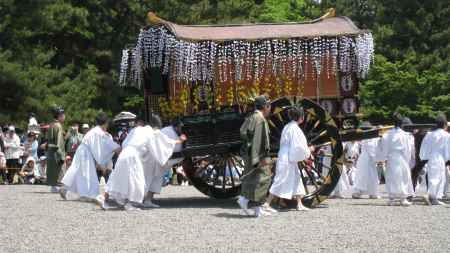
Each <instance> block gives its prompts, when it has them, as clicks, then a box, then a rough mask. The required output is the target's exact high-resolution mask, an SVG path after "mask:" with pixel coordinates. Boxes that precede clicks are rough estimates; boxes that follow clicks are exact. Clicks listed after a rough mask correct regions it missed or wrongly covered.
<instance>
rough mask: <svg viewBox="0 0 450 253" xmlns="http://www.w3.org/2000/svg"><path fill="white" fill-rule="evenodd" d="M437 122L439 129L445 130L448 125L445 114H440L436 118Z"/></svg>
mask: <svg viewBox="0 0 450 253" xmlns="http://www.w3.org/2000/svg"><path fill="white" fill-rule="evenodd" d="M435 122H436V126H437V127H438V128H444V127H445V126H446V125H447V117H446V116H445V115H444V114H439V115H438V116H437V117H436V119H435Z"/></svg>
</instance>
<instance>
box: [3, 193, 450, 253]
mask: <svg viewBox="0 0 450 253" xmlns="http://www.w3.org/2000/svg"><path fill="white" fill-rule="evenodd" d="M47 191H48V188H47V187H45V186H29V185H14V186H11V185H10V186H0V217H2V224H1V225H0V228H1V229H0V231H1V233H0V234H1V237H2V239H1V240H0V252H2V253H3V252H46V253H47V252H152V251H153V252H192V253H194V252H294V251H307V252H449V251H450V242H449V241H448V234H449V233H450V215H449V214H450V205H449V206H433V207H428V206H424V205H423V204H422V203H416V204H415V205H413V206H411V207H401V206H394V207H390V206H387V205H386V199H380V200H368V199H362V200H351V199H345V200H328V201H326V202H325V204H324V205H323V206H322V207H321V208H316V209H314V210H311V211H309V212H294V211H292V212H280V213H278V214H277V215H275V216H271V217H263V218H260V219H255V218H246V217H242V216H240V215H239V210H238V209H237V205H236V204H235V202H234V200H213V199H209V198H207V197H205V196H203V195H202V194H201V193H199V192H197V191H196V190H195V189H194V188H193V187H180V186H170V187H166V188H165V189H164V191H163V194H162V195H161V196H159V201H158V202H159V203H160V204H161V206H162V208H160V209H147V210H141V211H136V212H125V211H108V212H105V211H102V210H100V209H99V208H98V207H97V206H95V205H94V204H91V203H85V202H80V201H63V200H61V199H60V197H59V195H58V194H50V193H48V192H47Z"/></svg>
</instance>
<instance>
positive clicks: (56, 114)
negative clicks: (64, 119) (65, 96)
mask: <svg viewBox="0 0 450 253" xmlns="http://www.w3.org/2000/svg"><path fill="white" fill-rule="evenodd" d="M61 114H64V109H63V108H62V107H61V106H55V107H54V108H53V117H54V118H55V119H57V118H58V117H59V116H60V115H61Z"/></svg>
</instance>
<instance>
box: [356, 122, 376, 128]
mask: <svg viewBox="0 0 450 253" xmlns="http://www.w3.org/2000/svg"><path fill="white" fill-rule="evenodd" d="M359 128H361V129H362V130H369V129H372V128H373V126H372V124H370V122H369V121H363V122H361V124H360V125H359Z"/></svg>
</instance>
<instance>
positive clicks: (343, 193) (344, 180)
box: [328, 141, 359, 199]
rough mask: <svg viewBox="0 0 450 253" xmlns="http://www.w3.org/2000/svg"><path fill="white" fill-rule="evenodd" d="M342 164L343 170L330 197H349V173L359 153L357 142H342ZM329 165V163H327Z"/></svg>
mask: <svg viewBox="0 0 450 253" xmlns="http://www.w3.org/2000/svg"><path fill="white" fill-rule="evenodd" d="M343 146H344V165H343V167H342V168H343V170H342V173H341V177H340V178H339V181H338V183H337V185H336V187H335V188H334V190H333V192H332V193H331V195H330V197H335V198H340V199H343V198H346V197H349V196H350V195H351V194H352V192H351V185H350V181H351V180H350V175H351V173H352V171H353V170H354V168H353V167H354V163H355V161H356V159H357V157H358V154H359V145H358V143H357V142H355V141H353V142H344V143H343ZM328 167H329V165H328Z"/></svg>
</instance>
